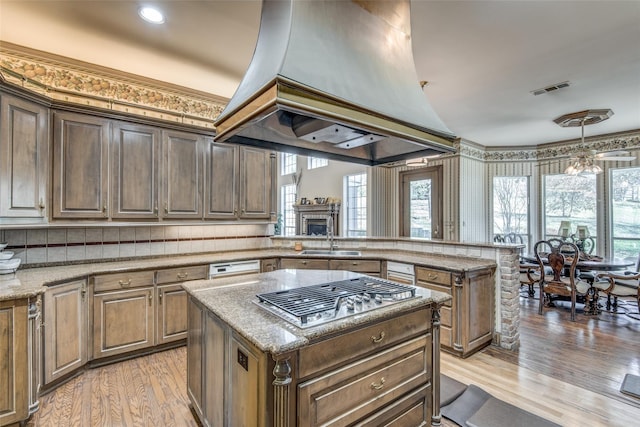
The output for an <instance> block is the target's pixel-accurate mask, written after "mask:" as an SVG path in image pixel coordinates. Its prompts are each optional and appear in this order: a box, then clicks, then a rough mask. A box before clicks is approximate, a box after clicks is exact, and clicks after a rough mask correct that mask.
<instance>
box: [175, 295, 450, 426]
mask: <svg viewBox="0 0 640 427" xmlns="http://www.w3.org/2000/svg"><path fill="white" fill-rule="evenodd" d="M431 325H432V309H431V308H422V309H419V310H416V311H414V312H410V313H405V314H402V315H400V316H398V317H396V318H393V319H387V320H385V321H382V322H378V323H372V324H369V325H367V326H365V327H361V328H356V329H351V330H347V331H343V333H342V334H341V335H338V336H336V335H333V336H332V337H331V338H325V339H323V338H318V339H317V340H316V342H315V343H313V344H311V345H308V346H304V347H301V348H299V349H297V350H294V351H291V352H289V353H287V354H285V355H277V356H276V355H269V354H267V353H265V352H262V351H260V350H259V349H257V348H256V347H255V346H253V345H252V344H250V343H248V342H247V341H245V340H244V339H243V338H242V337H241V336H240V335H239V334H238V333H237V331H235V330H234V329H233V328H231V327H229V326H228V325H226V324H225V323H224V322H222V321H221V320H220V319H219V318H218V317H216V316H215V314H213V313H211V312H210V311H209V310H208V309H206V308H205V307H204V306H202V305H201V304H200V303H199V302H198V301H197V300H196V299H195V298H193V297H190V298H189V340H188V344H187V360H188V364H187V366H188V375H187V376H188V384H187V389H188V395H189V398H190V399H191V401H192V404H193V407H194V408H195V412H196V414H197V416H198V417H199V418H200V421H201V422H202V424H203V425H205V426H220V425H231V423H233V425H243V426H256V427H257V426H266V425H289V423H290V422H293V424H295V425H297V426H301V427H302V426H309V427H310V426H320V425H367V426H371V427H373V426H379V425H391V426H398V427H400V426H407V425H412V426H413V425H415V426H418V425H428V424H430V423H431V420H432V415H433V414H434V413H435V414H439V412H440V410H439V406H438V407H437V408H435V409H434V405H438V402H439V400H438V399H434V398H433V396H432V392H433V390H434V389H436V390H439V380H437V379H436V378H435V377H434V376H435V375H438V376H439V371H438V370H437V369H438V368H437V366H435V367H434V357H435V356H434V345H435V346H436V351H437V345H438V342H437V339H435V338H434V336H433V335H432V327H431ZM434 369H435V370H436V371H435V372H434ZM434 384H437V386H434ZM231 420H232V421H233V422H231ZM293 420H295V421H293Z"/></svg>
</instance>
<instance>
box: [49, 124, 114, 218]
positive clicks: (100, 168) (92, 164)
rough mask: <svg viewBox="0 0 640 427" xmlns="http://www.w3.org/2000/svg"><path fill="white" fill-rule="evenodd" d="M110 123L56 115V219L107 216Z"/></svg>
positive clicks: (54, 205)
mask: <svg viewBox="0 0 640 427" xmlns="http://www.w3.org/2000/svg"><path fill="white" fill-rule="evenodd" d="M110 125H111V124H110V121H109V120H106V119H101V118H98V117H94V116H89V115H83V114H74V113H66V112H56V113H54V115H53V132H54V135H53V217H54V218H102V219H105V218H107V217H108V197H107V193H108V183H109V179H108V152H109V151H108V150H109V140H110V128H111V127H110Z"/></svg>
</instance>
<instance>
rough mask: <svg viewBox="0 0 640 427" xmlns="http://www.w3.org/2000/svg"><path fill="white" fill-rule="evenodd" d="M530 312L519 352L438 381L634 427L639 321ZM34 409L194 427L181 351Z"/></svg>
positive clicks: (531, 305) (75, 383)
mask: <svg viewBox="0 0 640 427" xmlns="http://www.w3.org/2000/svg"><path fill="white" fill-rule="evenodd" d="M537 303H538V301H537V300H536V299H530V298H526V297H523V298H521V320H520V335H521V346H520V349H519V351H517V352H510V351H506V350H503V349H500V348H498V347H493V346H491V347H489V348H487V349H485V350H483V351H481V352H479V353H477V354H475V355H473V356H471V357H469V358H467V359H459V358H457V357H454V356H451V355H449V354H446V353H442V358H441V362H442V373H444V374H446V375H449V376H450V377H452V378H455V379H457V380H458V381H461V382H463V383H465V384H476V385H478V386H480V387H482V388H483V389H484V390H486V391H487V392H489V393H491V394H493V395H494V396H495V397H497V398H499V399H502V400H505V401H507V402H509V403H512V404H514V405H517V406H519V407H521V408H523V409H525V410H528V411H530V412H533V413H535V414H538V415H540V416H543V417H545V418H547V419H549V420H551V421H554V422H556V423H558V424H561V425H563V426H567V427H572V426H589V427H595V426H620V427H622V426H625V427H627V426H632V425H640V421H639V420H640V399H634V398H632V397H629V396H627V395H624V394H622V393H620V391H619V388H620V384H621V383H622V380H623V378H624V375H625V374H626V373H632V374H637V375H640V320H634V319H632V318H630V317H628V316H626V315H624V314H617V315H611V314H608V313H602V314H600V315H599V316H597V317H590V316H584V315H583V314H582V313H581V312H579V313H578V314H577V317H576V322H571V321H570V320H569V310H568V308H566V307H561V308H556V309H545V312H544V314H543V315H542V316H540V315H538V313H537V307H538V305H537ZM627 307H630V309H631V310H632V311H635V312H637V307H636V306H635V304H629V305H627ZM40 402H41V406H40V410H39V411H38V412H36V414H34V416H33V417H32V418H31V420H30V421H29V423H28V424H27V425H28V426H32V427H36V426H46V427H49V426H62V427H64V426H69V427H76V426H83V427H84V426H96V427H97V426H109V427H115V426H154V427H156V426H163V427H164V426H197V425H198V424H197V423H196V421H195V420H194V418H193V416H192V414H191V411H190V409H189V401H188V398H187V394H186V348H185V347H181V348H177V349H172V350H167V351H164V352H161V353H156V354H153V355H150V356H144V357H140V358H137V359H132V360H128V361H124V362H120V363H116V364H113V365H108V366H104V367H100V368H96V369H92V370H89V371H87V372H85V373H84V374H82V375H81V376H79V377H76V378H74V379H72V380H71V381H69V382H67V383H66V384H63V385H62V386H60V387H59V388H57V389H56V390H54V391H53V392H51V393H49V394H47V395H44V396H42V397H41V400H40ZM443 425H445V426H455V424H453V423H451V422H449V421H447V420H443Z"/></svg>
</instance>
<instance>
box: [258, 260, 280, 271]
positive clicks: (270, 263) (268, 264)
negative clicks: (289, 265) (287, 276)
mask: <svg viewBox="0 0 640 427" xmlns="http://www.w3.org/2000/svg"><path fill="white" fill-rule="evenodd" d="M277 269H278V258H266V259H263V260H261V261H260V272H261V273H268V272H269V271H276V270H277Z"/></svg>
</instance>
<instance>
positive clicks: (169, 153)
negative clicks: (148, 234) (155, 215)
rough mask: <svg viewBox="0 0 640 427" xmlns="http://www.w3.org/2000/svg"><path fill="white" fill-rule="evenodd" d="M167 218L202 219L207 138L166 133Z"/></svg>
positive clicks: (164, 169)
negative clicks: (204, 151)
mask: <svg viewBox="0 0 640 427" xmlns="http://www.w3.org/2000/svg"><path fill="white" fill-rule="evenodd" d="M162 144H163V149H162V150H163V168H162V175H163V193H164V200H163V214H162V216H163V218H171V219H173V218H189V219H201V218H202V180H203V174H204V166H203V163H204V159H203V150H204V148H203V146H204V137H202V136H200V135H196V134H192V133H185V132H175V131H163V132H162Z"/></svg>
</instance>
